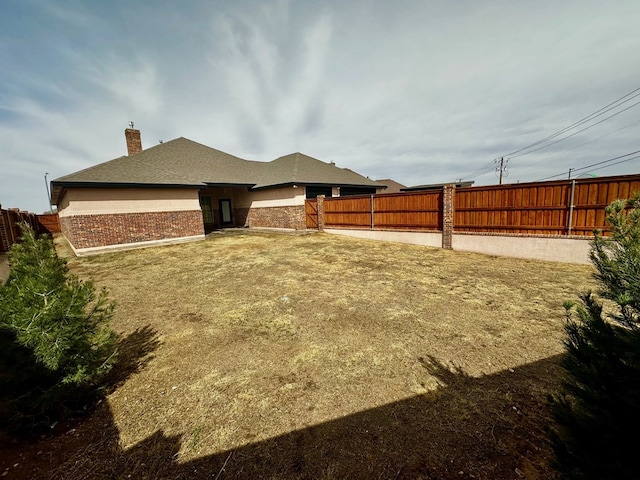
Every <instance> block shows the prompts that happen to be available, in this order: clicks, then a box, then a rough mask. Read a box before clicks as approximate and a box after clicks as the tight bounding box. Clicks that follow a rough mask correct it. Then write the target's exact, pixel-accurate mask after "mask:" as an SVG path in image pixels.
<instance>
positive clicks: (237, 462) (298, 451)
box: [48, 357, 561, 480]
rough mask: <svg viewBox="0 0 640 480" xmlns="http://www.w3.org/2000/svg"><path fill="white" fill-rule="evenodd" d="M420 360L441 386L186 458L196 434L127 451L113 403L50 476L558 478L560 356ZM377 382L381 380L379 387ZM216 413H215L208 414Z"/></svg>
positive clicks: (157, 438)
mask: <svg viewBox="0 0 640 480" xmlns="http://www.w3.org/2000/svg"><path fill="white" fill-rule="evenodd" d="M418 361H419V362H420V363H421V364H422V365H423V366H424V368H425V375H427V374H428V375H433V376H435V377H436V378H437V379H438V382H439V383H440V388H438V389H437V390H435V391H433V392H430V393H428V394H425V395H417V396H413V397H410V398H406V399H403V400H399V401H397V402H394V403H391V404H387V405H382V406H380V407H377V408H373V409H370V410H365V411H361V412H357V413H354V414H352V415H348V416H345V417H342V418H338V419H335V420H331V421H328V422H325V423H321V424H318V425H314V426H310V427H307V428H303V429H300V430H295V431H292V432H289V433H287V434H284V435H280V436H277V437H273V438H269V439H267V440H264V441H259V442H255V443H252V444H248V445H245V446H241V447H238V448H236V449H233V450H228V451H223V452H219V453H217V454H214V455H211V456H207V457H202V458H198V459H195V460H191V461H187V462H184V463H182V462H179V459H178V457H179V451H180V448H181V445H182V443H183V442H185V441H190V440H189V439H186V438H182V436H180V435H174V436H165V435H164V433H163V432H162V431H157V432H156V433H154V434H153V435H151V436H149V437H147V438H146V439H144V440H142V441H141V442H139V443H138V444H136V445H134V446H133V447H131V448H128V449H126V450H122V449H120V448H119V445H118V440H119V437H118V430H117V428H116V426H115V425H114V424H113V419H112V418H111V413H110V411H109V409H108V407H107V406H106V405H103V406H102V409H101V410H100V411H99V412H97V413H96V418H94V419H93V421H94V422H98V423H99V424H103V425H104V428H102V429H99V432H98V433H96V435H95V436H94V438H92V439H86V440H88V441H86V440H85V441H83V443H82V446H81V447H78V449H77V450H76V451H74V452H69V456H68V457H67V458H64V459H62V458H60V459H59V460H60V461H59V462H58V463H57V465H56V468H55V469H53V470H50V471H49V472H48V476H49V478H56V479H62V478H65V479H80V478H163V479H194V478H219V479H245V478H250V479H258V478H278V479H307V478H309V479H311V478H313V479H315V478H320V479H322V478H326V479H329V478H331V479H335V478H349V479H373V478H389V479H415V478H423V479H453V478H456V479H461V478H467V479H469V478H475V479H512V478H514V479H517V478H526V479H529V480H531V479H555V478H558V477H557V474H556V473H555V472H553V471H552V470H551V469H550V468H549V466H548V464H547V461H548V459H549V456H550V452H551V449H550V446H549V442H548V439H547V436H546V435H545V428H546V424H547V422H548V421H549V418H550V417H549V413H548V409H547V404H546V393H547V392H550V391H553V390H555V389H556V388H557V384H558V378H559V376H560V372H561V369H560V367H559V357H553V358H549V359H545V360H542V361H539V362H535V363H532V364H528V365H524V366H521V367H518V368H515V369H509V370H505V371H501V372H498V373H495V374H491V375H486V376H483V377H480V378H474V377H470V376H468V375H466V374H464V373H463V372H461V371H460V370H457V369H451V368H449V367H448V366H446V365H443V364H441V363H439V362H438V361H437V360H436V359H434V358H426V359H425V358H421V359H418ZM372 388H375V386H372ZM211 415H215V412H211Z"/></svg>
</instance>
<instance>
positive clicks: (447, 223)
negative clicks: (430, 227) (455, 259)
mask: <svg viewBox="0 0 640 480" xmlns="http://www.w3.org/2000/svg"><path fill="white" fill-rule="evenodd" d="M455 194H456V185H455V183H448V184H446V185H445V186H444V187H443V191H442V248H448V249H451V248H453V247H452V245H451V239H452V237H453V212H454V209H455V208H454V199H455Z"/></svg>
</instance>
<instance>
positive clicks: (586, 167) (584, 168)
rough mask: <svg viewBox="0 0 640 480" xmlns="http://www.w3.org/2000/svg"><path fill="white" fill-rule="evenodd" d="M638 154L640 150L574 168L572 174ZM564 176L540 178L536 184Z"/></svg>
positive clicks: (563, 173)
mask: <svg viewBox="0 0 640 480" xmlns="http://www.w3.org/2000/svg"><path fill="white" fill-rule="evenodd" d="M637 153H640V150H636V151H635V152H630V153H626V154H624V155H620V156H618V157H613V158H609V159H607V160H602V161H600V162H596V163H592V164H591V165H586V166H584V167H579V168H572V169H571V172H572V173H573V172H580V171H582V170H588V169H589V168H591V167H596V166H598V165H602V164H604V163H609V162H613V161H614V160H618V159H621V158H624V157H628V156H630V155H635V154H637ZM639 157H640V155H638V156H636V157H632V158H627V159H626V160H623V161H620V162H616V163H613V164H611V165H606V166H605V167H600V168H606V167H610V166H612V165H618V164H619V163H624V162H627V161H629V160H634V159H636V158H639ZM600 168H595V169H594V170H600ZM564 175H566V172H562V173H559V174H557V175H551V176H549V177H544V178H540V179H539V180H535V181H536V182H541V181H543V180H549V179H551V178H556V177H561V176H564Z"/></svg>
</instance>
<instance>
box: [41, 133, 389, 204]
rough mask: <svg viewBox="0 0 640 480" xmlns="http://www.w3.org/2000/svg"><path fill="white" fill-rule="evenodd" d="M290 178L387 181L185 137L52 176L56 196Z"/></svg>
mask: <svg viewBox="0 0 640 480" xmlns="http://www.w3.org/2000/svg"><path fill="white" fill-rule="evenodd" d="M288 184H330V185H335V186H342V185H349V186H364V187H382V186H383V185H381V184H379V183H377V182H374V181H373V180H370V179H368V178H366V177H363V176H362V175H359V174H357V173H355V172H353V171H351V170H348V169H344V168H338V167H336V166H335V165H334V164H330V163H325V162H322V161H320V160H317V159H315V158H312V157H309V156H307V155H304V154H302V153H293V154H291V155H286V156H284V157H280V158H277V159H276V160H273V161H271V162H258V161H252V160H244V159H242V158H239V157H235V156H233V155H230V154H228V153H225V152H222V151H220V150H216V149H215V148H211V147H207V146H206V145H202V144H200V143H197V142H194V141H192V140H189V139H186V138H183V137H180V138H177V139H175V140H171V141H168V142H164V143H161V144H159V145H156V146H154V147H151V148H148V149H146V150H142V151H141V152H139V153H136V154H134V155H131V156H123V157H119V158H116V159H114V160H110V161H108V162H105V163H101V164H99V165H95V166H93V167H90V168H87V169H85V170H81V171H79V172H75V173H72V174H70V175H66V176H63V177H60V178H57V179H55V180H53V181H52V182H51V185H52V202H53V203H54V204H55V203H57V201H58V200H59V198H60V196H61V194H62V192H63V190H64V188H67V187H91V186H93V187H115V186H118V187H124V186H136V187H144V186H149V187H161V186H166V187H191V188H204V187H206V186H215V185H225V186H229V185H236V186H246V187H250V188H255V189H258V188H272V187H275V186H279V185H288Z"/></svg>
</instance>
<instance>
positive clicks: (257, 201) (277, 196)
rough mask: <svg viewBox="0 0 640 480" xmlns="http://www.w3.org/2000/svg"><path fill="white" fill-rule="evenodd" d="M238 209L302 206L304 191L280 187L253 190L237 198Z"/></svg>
mask: <svg viewBox="0 0 640 480" xmlns="http://www.w3.org/2000/svg"><path fill="white" fill-rule="evenodd" d="M236 201H237V202H238V205H237V206H238V207H249V208H266V207H290V206H300V205H304V201H305V189H304V187H302V186H299V187H297V188H293V186H291V187H280V188H271V189H269V190H254V191H251V192H247V193H246V195H242V196H240V195H239V196H238V198H237V200H236Z"/></svg>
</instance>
